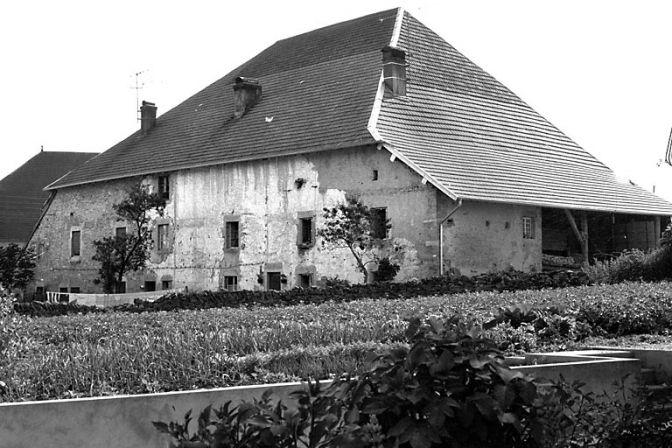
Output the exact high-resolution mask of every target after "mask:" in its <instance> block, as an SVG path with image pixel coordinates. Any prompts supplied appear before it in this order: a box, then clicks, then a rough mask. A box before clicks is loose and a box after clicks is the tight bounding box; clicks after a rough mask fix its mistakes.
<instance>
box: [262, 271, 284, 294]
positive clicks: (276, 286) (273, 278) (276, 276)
mask: <svg viewBox="0 0 672 448" xmlns="http://www.w3.org/2000/svg"><path fill="white" fill-rule="evenodd" d="M266 276H267V278H268V282H267V283H266V284H267V285H268V290H269V291H280V289H282V282H281V280H282V278H281V275H280V273H279V272H267V273H266Z"/></svg>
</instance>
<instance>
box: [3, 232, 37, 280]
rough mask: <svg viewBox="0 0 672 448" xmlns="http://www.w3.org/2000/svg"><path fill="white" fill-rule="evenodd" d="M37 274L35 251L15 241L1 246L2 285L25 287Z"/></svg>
mask: <svg viewBox="0 0 672 448" xmlns="http://www.w3.org/2000/svg"><path fill="white" fill-rule="evenodd" d="M34 275H35V252H33V250H32V249H30V248H26V249H22V248H21V247H19V246H18V245H17V244H15V243H10V244H9V245H7V246H5V247H0V285H1V286H2V287H3V288H6V289H14V288H25V287H26V285H27V284H28V282H29V281H30V280H31V279H32V278H33V276H34Z"/></svg>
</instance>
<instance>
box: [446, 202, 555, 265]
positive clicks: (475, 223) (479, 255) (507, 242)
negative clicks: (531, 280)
mask: <svg viewBox="0 0 672 448" xmlns="http://www.w3.org/2000/svg"><path fill="white" fill-rule="evenodd" d="M451 207H454V205H453V204H451V203H449V200H448V199H447V198H446V199H445V200H444V201H442V204H441V210H448V209H450V208H451ZM523 217H529V218H533V221H534V223H533V227H534V230H533V231H534V237H533V238H525V237H524V235H523ZM541 241H542V234H541V209H540V208H538V207H528V206H521V205H513V204H496V203H489V202H478V201H464V202H463V204H462V206H461V207H460V208H458V209H457V211H456V212H455V213H454V214H453V215H452V217H451V219H450V220H449V221H448V222H447V223H445V224H444V239H443V244H444V265H445V266H446V270H448V269H450V268H456V269H457V270H459V272H460V273H461V274H463V275H469V276H471V275H476V274H481V273H485V272H496V271H503V270H508V269H515V270H520V271H526V272H529V271H540V270H541V260H542V257H541V253H542V252H541Z"/></svg>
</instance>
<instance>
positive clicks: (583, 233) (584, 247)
mask: <svg viewBox="0 0 672 448" xmlns="http://www.w3.org/2000/svg"><path fill="white" fill-rule="evenodd" d="M565 215H567V219H568V220H569V225H570V226H572V230H573V231H574V234H575V235H576V238H577V239H578V240H579V244H581V252H582V253H583V260H584V261H585V262H586V263H587V262H588V214H587V213H586V212H585V211H584V212H582V213H581V230H580V231H579V227H578V226H577V225H576V221H575V220H574V216H573V215H572V212H571V211H569V210H568V209H565Z"/></svg>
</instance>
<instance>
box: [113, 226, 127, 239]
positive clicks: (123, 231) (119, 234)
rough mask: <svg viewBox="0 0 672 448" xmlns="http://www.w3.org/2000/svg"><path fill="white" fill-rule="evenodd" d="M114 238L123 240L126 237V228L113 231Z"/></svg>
mask: <svg viewBox="0 0 672 448" xmlns="http://www.w3.org/2000/svg"><path fill="white" fill-rule="evenodd" d="M114 236H116V237H117V238H124V237H125V236H126V227H117V228H115V229H114Z"/></svg>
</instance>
